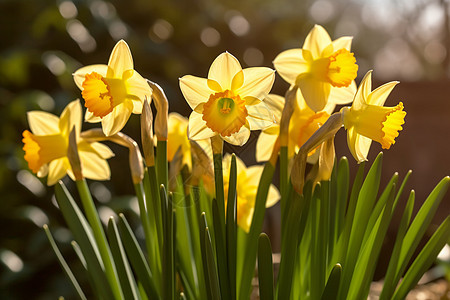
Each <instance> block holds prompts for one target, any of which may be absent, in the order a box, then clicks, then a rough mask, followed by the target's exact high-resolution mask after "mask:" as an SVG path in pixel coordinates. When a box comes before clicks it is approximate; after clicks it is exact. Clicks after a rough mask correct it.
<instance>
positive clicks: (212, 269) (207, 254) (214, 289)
mask: <svg viewBox="0 0 450 300" xmlns="http://www.w3.org/2000/svg"><path fill="white" fill-rule="evenodd" d="M201 226H202V228H201V231H202V232H203V243H202V254H203V256H204V259H205V260H204V266H205V267H206V268H205V269H206V270H205V274H207V277H208V280H206V281H207V282H208V286H209V289H210V290H209V293H208V295H209V296H210V297H209V298H208V299H218V300H220V299H221V296H220V286H219V275H218V274H217V268H216V262H215V260H214V252H213V249H212V245H211V236H210V235H209V229H208V227H207V226H206V218H205V214H204V213H203V214H202V222H201Z"/></svg>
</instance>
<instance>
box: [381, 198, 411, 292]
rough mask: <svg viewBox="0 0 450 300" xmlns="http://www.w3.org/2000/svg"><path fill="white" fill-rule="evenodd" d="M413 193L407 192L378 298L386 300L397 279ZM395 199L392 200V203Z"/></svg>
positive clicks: (393, 289) (409, 218) (395, 285)
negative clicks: (406, 200) (396, 273)
mask: <svg viewBox="0 0 450 300" xmlns="http://www.w3.org/2000/svg"><path fill="white" fill-rule="evenodd" d="M414 199H415V193H414V191H411V193H410V194H409V199H408V202H407V203H406V207H405V210H404V211H403V216H402V219H401V220H400V224H399V226H398V230H397V237H396V238H395V244H394V249H393V250H392V254H391V259H390V261H389V266H388V269H387V271H386V276H385V278H384V284H383V290H382V291H381V295H380V300H388V299H391V298H392V295H393V294H394V291H395V288H396V287H397V284H398V281H395V280H394V277H395V272H396V269H397V264H398V259H399V254H400V250H401V246H402V241H403V239H404V237H405V233H406V230H407V229H408V225H409V221H410V220H411V215H412V211H413V208H414ZM396 201H397V199H396V200H395V201H394V205H395V202H396Z"/></svg>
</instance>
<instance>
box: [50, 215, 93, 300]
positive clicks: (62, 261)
mask: <svg viewBox="0 0 450 300" xmlns="http://www.w3.org/2000/svg"><path fill="white" fill-rule="evenodd" d="M43 228H44V231H45V234H46V235H47V238H48V241H49V242H50V245H51V246H52V249H53V251H54V252H55V254H56V257H57V258H58V261H59V264H60V265H61V267H62V268H63V270H64V273H66V275H67V277H69V280H70V282H71V283H72V285H73V287H74V288H75V290H76V291H77V294H78V296H79V297H80V298H81V299H87V298H86V296H85V295H84V293H83V290H82V289H81V287H80V285H79V284H78V281H77V279H76V278H75V276H74V275H73V273H72V270H71V269H70V267H69V265H68V264H67V262H66V260H65V259H64V257H63V256H62V254H61V252H60V251H59V249H58V246H57V245H56V243H55V240H54V239H53V236H52V234H51V232H50V229H49V228H48V226H47V224H45V225H44V226H43Z"/></svg>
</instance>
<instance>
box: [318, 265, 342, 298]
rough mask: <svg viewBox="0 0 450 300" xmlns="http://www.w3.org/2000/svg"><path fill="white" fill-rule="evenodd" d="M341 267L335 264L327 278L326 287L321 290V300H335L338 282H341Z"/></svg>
mask: <svg viewBox="0 0 450 300" xmlns="http://www.w3.org/2000/svg"><path fill="white" fill-rule="evenodd" d="M341 274H342V267H341V265H340V264H336V265H335V266H334V267H333V269H332V270H331V273H330V276H329V277H328V281H327V285H326V286H325V289H324V290H323V293H322V297H321V298H320V299H321V300H335V299H337V297H338V290H339V282H340V281H341Z"/></svg>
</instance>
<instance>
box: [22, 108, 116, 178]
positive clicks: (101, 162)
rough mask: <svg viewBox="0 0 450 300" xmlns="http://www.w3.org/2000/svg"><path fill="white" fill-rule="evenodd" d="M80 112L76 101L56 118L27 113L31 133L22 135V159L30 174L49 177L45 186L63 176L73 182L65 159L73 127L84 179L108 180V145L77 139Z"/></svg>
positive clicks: (69, 167) (79, 127)
mask: <svg viewBox="0 0 450 300" xmlns="http://www.w3.org/2000/svg"><path fill="white" fill-rule="evenodd" d="M81 112H82V110H81V105H80V101H79V100H75V101H72V102H71V103H69V104H68V105H67V107H66V108H65V109H64V111H63V112H62V114H61V117H59V118H58V117H57V116H55V115H53V114H50V113H47V112H42V111H31V112H28V115H27V117H28V123H29V125H30V128H31V132H30V131H28V130H25V131H24V132H23V140H22V141H23V143H24V146H23V150H25V160H26V161H27V162H28V166H29V167H30V169H31V170H32V171H33V173H37V175H38V176H39V177H44V176H46V175H47V174H48V178H47V184H48V185H53V184H55V183H56V182H57V181H58V180H59V179H61V178H62V177H64V176H65V175H66V174H68V175H69V176H70V177H71V178H72V179H74V178H75V177H74V174H73V172H72V167H71V165H70V162H69V159H68V158H67V153H68V147H69V134H70V132H71V130H72V128H75V134H76V140H77V148H78V153H79V158H80V161H81V167H82V174H83V177H86V178H90V179H95V180H107V179H109V177H110V170H109V166H108V163H107V162H106V159H108V158H110V157H112V156H113V155H114V154H113V153H112V152H111V150H110V149H109V148H108V147H107V146H105V145H103V144H100V143H88V142H87V141H85V140H84V139H83V138H81V137H80V130H81V119H82V115H81Z"/></svg>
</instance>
